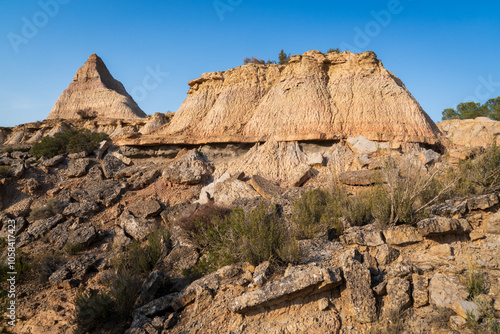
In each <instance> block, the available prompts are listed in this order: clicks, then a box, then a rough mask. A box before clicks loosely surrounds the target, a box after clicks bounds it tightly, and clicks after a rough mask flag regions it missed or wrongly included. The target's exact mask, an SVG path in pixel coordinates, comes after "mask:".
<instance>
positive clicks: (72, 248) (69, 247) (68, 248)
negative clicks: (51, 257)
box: [64, 242, 83, 255]
mask: <svg viewBox="0 0 500 334" xmlns="http://www.w3.org/2000/svg"><path fill="white" fill-rule="evenodd" d="M82 250H83V246H82V244H81V243H79V242H74V243H71V242H69V243H67V244H66V245H65V246H64V251H65V252H66V254H68V255H75V254H78V253H80V252H81V251H82Z"/></svg>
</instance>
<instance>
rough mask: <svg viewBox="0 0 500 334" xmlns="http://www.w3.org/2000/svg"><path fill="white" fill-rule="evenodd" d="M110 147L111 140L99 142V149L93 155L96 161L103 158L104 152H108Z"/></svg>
mask: <svg viewBox="0 0 500 334" xmlns="http://www.w3.org/2000/svg"><path fill="white" fill-rule="evenodd" d="M111 145H113V142H112V141H111V140H103V141H101V142H100V143H99V147H98V148H97V150H96V151H95V155H96V157H97V159H102V157H103V156H104V153H106V151H107V150H108V148H110V147H111Z"/></svg>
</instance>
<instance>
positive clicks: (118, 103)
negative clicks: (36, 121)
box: [47, 53, 146, 119]
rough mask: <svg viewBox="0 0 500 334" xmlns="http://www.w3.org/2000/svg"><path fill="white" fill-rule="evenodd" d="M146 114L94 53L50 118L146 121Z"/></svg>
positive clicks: (54, 108) (56, 105) (65, 92)
mask: <svg viewBox="0 0 500 334" xmlns="http://www.w3.org/2000/svg"><path fill="white" fill-rule="evenodd" d="M145 116H146V114H145V113H144V112H143V111H142V110H141V108H139V106H138V105H137V103H135V101H134V99H133V98H132V97H131V96H130V95H129V94H128V93H127V91H126V90H125V88H124V87H123V85H122V83H121V82H119V81H117V80H115V79H114V78H113V76H112V75H111V73H109V71H108V68H107V67H106V65H105V64H104V62H103V61H102V59H101V58H99V56H97V55H96V54H95V53H94V54H92V55H91V56H90V57H89V59H88V60H87V61H86V62H85V64H84V65H83V66H82V67H80V68H79V69H78V71H77V72H76V74H75V77H74V78H73V81H72V82H71V83H70V84H69V86H68V88H66V89H65V90H64V92H63V93H62V94H61V96H59V99H57V102H56V104H55V105H54V107H53V108H52V111H51V112H50V114H49V116H48V117H47V118H48V119H55V118H60V119H75V118H76V119H81V118H86V117H100V118H125V119H128V118H142V117H145Z"/></svg>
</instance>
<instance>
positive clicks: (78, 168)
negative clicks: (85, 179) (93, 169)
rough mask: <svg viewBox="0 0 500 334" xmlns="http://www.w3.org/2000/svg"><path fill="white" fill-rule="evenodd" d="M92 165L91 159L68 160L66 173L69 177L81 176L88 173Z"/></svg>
mask: <svg viewBox="0 0 500 334" xmlns="http://www.w3.org/2000/svg"><path fill="white" fill-rule="evenodd" d="M89 165H90V159H85V158H84V159H76V160H75V159H72V160H70V161H69V162H68V168H67V169H66V172H65V175H66V176H67V177H81V176H84V175H85V174H87V168H88V167H89Z"/></svg>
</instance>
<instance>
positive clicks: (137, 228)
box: [119, 210, 154, 241]
mask: <svg viewBox="0 0 500 334" xmlns="http://www.w3.org/2000/svg"><path fill="white" fill-rule="evenodd" d="M119 224H120V226H121V227H122V228H123V230H124V231H125V233H126V234H128V235H130V236H131V237H132V238H134V239H135V240H138V241H143V240H145V239H146V237H147V236H148V235H149V233H151V232H152V231H153V228H154V224H153V223H152V222H151V221H149V220H147V219H144V218H136V217H134V216H133V215H131V214H130V212H128V211H127V210H125V211H123V213H122V214H121V216H120V218H119Z"/></svg>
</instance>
